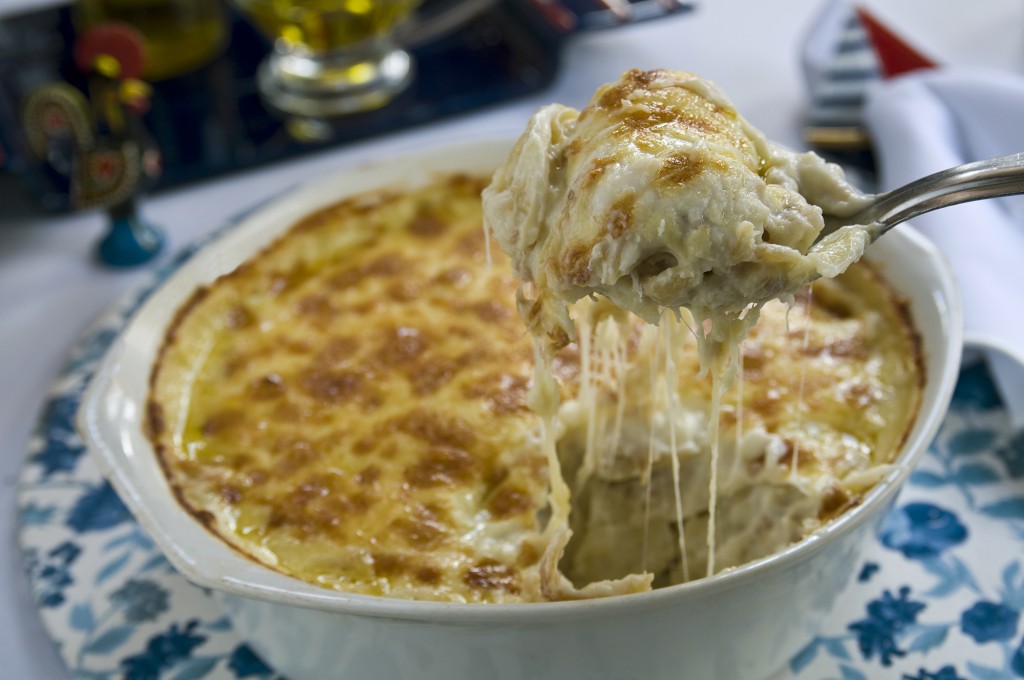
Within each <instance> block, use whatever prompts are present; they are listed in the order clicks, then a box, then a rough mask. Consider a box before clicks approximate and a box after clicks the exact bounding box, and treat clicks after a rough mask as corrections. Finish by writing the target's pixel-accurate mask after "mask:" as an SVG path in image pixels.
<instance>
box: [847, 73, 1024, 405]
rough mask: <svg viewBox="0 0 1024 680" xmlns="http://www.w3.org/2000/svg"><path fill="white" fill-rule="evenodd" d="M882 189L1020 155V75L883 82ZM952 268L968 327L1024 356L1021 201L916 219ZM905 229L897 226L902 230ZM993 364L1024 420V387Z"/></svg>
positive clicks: (877, 127) (878, 116) (879, 113)
mask: <svg viewBox="0 0 1024 680" xmlns="http://www.w3.org/2000/svg"><path fill="white" fill-rule="evenodd" d="M864 114H865V121H866V124H867V126H868V127H869V129H870V131H871V136H872V138H873V140H874V143H875V151H876V159H877V162H878V168H879V185H880V186H879V189H880V190H882V191H885V190H888V189H892V188H895V187H897V186H900V185H902V184H906V183H907V182H910V181H912V180H914V179H917V178H920V177H923V176H925V175H928V174H930V173H933V172H937V171H939V170H943V169H946V168H950V167H953V166H954V165H960V164H961V163H968V162H970V161H974V160H981V159H983V158H991V157H994V156H1002V155H1005V154H1010V153H1016V152H1020V151H1024V76H1022V75H1019V74H1015V73H1007V72H992V71H977V70H960V69H951V68H944V69H939V70H934V71H918V72H915V73H911V74H907V75H905V76H902V77H899V78H894V79H892V80H888V81H882V82H880V83H878V84H877V85H875V86H873V87H872V89H871V90H870V92H869V94H868V98H867V104H866V107H865V111H864ZM913 224H914V226H915V227H917V228H918V229H919V230H921V231H922V232H924V233H925V234H926V235H927V236H928V237H929V238H931V239H932V240H933V241H934V242H935V243H936V244H937V245H938V246H939V248H941V249H942V251H943V252H944V253H945V254H946V256H947V257H948V258H949V261H950V262H951V264H952V265H953V269H954V271H955V273H956V276H957V279H958V280H959V284H960V291H961V295H962V297H963V307H964V330H965V332H966V333H967V334H968V337H972V336H973V337H975V338H978V339H981V340H984V341H988V342H990V343H994V344H996V345H999V346H1000V347H1001V348H1003V349H1004V350H1005V351H1007V352H1009V353H1010V354H1011V355H1015V356H1016V357H1024V198H1022V197H1011V198H1001V199H990V200H985V201H975V202H973V203H967V204H964V205H959V206H954V207H951V208H943V209H941V210H937V211H935V212H932V213H929V214H927V215H922V216H921V217H918V218H916V219H915V220H914V221H913ZM898 228H899V227H897V229H898ZM998 354H999V353H993V356H992V357H991V358H990V361H991V362H992V366H993V369H994V372H996V373H997V374H1001V375H997V376H996V380H997V382H998V383H1000V388H1001V390H1002V392H1003V396H1004V398H1005V399H1006V400H1007V402H1008V404H1009V405H1010V406H1011V409H1010V410H1011V413H1015V414H1016V415H1018V416H1019V417H1020V418H1021V419H1024V380H1021V376H1020V373H1019V372H1018V371H1013V370H1010V369H1009V368H1005V370H1000V368H999V365H1000V362H1003V363H1002V365H1003V366H1004V367H1006V366H1007V365H1008V364H1007V361H1008V360H1007V359H1006V357H999V356H996V355H998Z"/></svg>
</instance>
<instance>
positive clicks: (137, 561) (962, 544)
mask: <svg viewBox="0 0 1024 680" xmlns="http://www.w3.org/2000/svg"><path fill="white" fill-rule="evenodd" d="M187 256H188V255H187V254H185V255H183V256H182V257H181V258H179V260H178V261H176V262H172V263H170V264H169V265H167V266H166V267H165V268H164V269H163V271H162V272H161V273H159V274H158V275H157V276H156V277H154V281H153V283H152V285H151V286H150V287H148V288H147V289H145V290H143V291H141V292H140V293H137V294H135V295H132V296H130V297H129V298H126V299H125V300H123V301H122V302H121V304H119V305H118V307H117V308H116V309H114V310H112V311H111V313H110V314H109V315H108V316H106V317H105V318H104V319H102V320H101V321H100V322H99V323H98V324H97V325H96V326H95V327H94V328H93V329H92V330H91V331H89V332H88V333H87V334H86V335H85V336H84V337H83V338H82V339H81V340H80V341H79V342H78V344H77V345H76V347H75V349H74V350H73V352H72V355H71V357H70V360H69V362H68V364H67V366H66V367H65V368H64V370H63V372H62V373H61V375H60V377H59V379H58V380H57V382H56V383H55V385H54V386H53V389H52V392H51V394H50V397H49V401H48V403H47V405H46V408H45V410H44V413H43V416H42V418H41V421H40V423H39V426H38V429H37V431H36V434H35V436H34V437H33V439H32V442H31V445H30V451H29V455H28V458H27V461H26V464H25V468H24V470H23V473H22V476H21V480H20V490H19V498H18V507H19V509H20V526H21V531H20V542H21V546H22V551H23V559H24V565H25V570H26V572H27V574H28V577H29V580H30V582H31V585H32V589H33V593H34V595H35V599H36V603H37V605H38V607H39V611H40V614H41V616H42V618H43V622H44V624H45V626H46V628H47V630H48V631H49V633H50V635H51V636H52V638H53V640H54V642H55V643H56V644H57V647H58V649H59V651H60V654H61V656H62V658H63V659H64V662H65V663H66V664H67V666H68V669H69V670H70V672H71V675H72V676H73V677H75V678H83V679H87V680H106V679H115V678H118V679H120V678H124V679H125V680H195V679H199V678H207V679H211V680H212V679H231V678H254V679H269V678H280V676H279V675H278V674H276V673H275V672H274V671H273V669H271V668H269V667H268V666H267V665H266V664H264V663H263V662H262V661H261V660H260V659H259V658H257V657H256V656H255V655H254V654H253V652H252V651H251V650H250V649H249V648H248V647H247V646H246V645H245V644H244V643H243V641H242V640H241V639H240V638H239V637H238V635H237V634H236V633H235V632H234V631H233V630H232V629H231V625H230V623H229V622H228V620H227V619H226V618H225V617H224V616H223V615H222V614H221V613H220V611H219V610H218V609H217V606H216V605H215V604H214V602H213V600H212V599H211V598H210V597H209V595H207V593H206V592H205V591H203V590H202V589H201V588H198V587H196V586H193V585H191V584H190V583H188V582H187V581H186V580H185V579H184V578H183V577H181V576H180V575H179V574H177V573H176V572H175V571H174V570H173V568H172V567H171V566H170V564H169V563H168V562H167V560H166V559H164V557H163V556H162V555H161V554H160V552H159V551H158V550H157V548H156V547H155V546H154V544H153V543H152V541H151V540H150V539H149V538H148V537H147V536H146V534H145V533H144V532H143V531H142V529H141V528H140V527H139V526H138V525H137V524H136V523H135V521H134V520H133V519H132V517H131V515H130V514H129V513H128V511H127V509H126V508H125V507H124V505H123V504H122V503H121V501H120V499H119V498H118V497H117V495H116V494H115V492H114V491H113V489H112V488H111V487H110V485H109V484H108V483H107V482H106V481H105V480H104V479H103V477H102V475H101V474H100V472H99V469H98V468H97V466H96V465H95V463H94V462H93V461H92V459H91V458H89V457H88V456H86V455H84V454H85V449H84V446H83V445H82V442H81V441H80V440H79V438H78V436H77V434H76V433H75V430H74V426H73V422H74V415H75V412H76V410H77V408H78V403H79V400H80V399H81V396H82V392H83V390H84V389H85V386H86V383H87V382H88V379H89V377H90V375H91V374H92V371H93V370H94V368H95V366H96V364H97V363H98V361H99V359H100V358H101V357H102V355H103V353H104V352H105V350H106V348H107V347H108V345H109V344H110V343H111V342H112V341H113V340H114V338H115V337H117V334H118V333H119V332H120V330H121V327H122V326H123V325H124V323H125V320H126V319H127V318H128V316H129V315H130V314H131V312H132V311H133V310H134V309H135V308H136V307H137V306H138V304H139V303H140V302H141V301H142V300H143V299H144V298H145V296H146V295H148V293H149V291H151V290H152V289H153V287H155V286H156V285H158V284H159V282H160V281H162V280H163V278H165V277H166V275H167V274H168V273H169V272H170V271H172V270H173V269H174V268H175V267H176V266H177V264H179V263H180V261H181V260H182V259H184V258H185V257H187ZM986 352H987V350H985V349H969V350H968V351H967V352H966V353H965V357H964V367H963V370H962V372H961V375H960V381H959V384H958V386H957V389H956V393H955V394H954V397H953V404H952V407H951V411H950V414H949V416H948V417H947V418H946V420H945V423H944V425H943V427H942V429H941V430H940V432H939V434H938V437H937V439H936V441H935V443H934V444H933V446H932V447H931V449H930V451H929V453H928V455H927V456H926V457H925V459H924V460H923V461H922V464H921V466H920V467H919V469H918V470H917V471H916V472H914V474H913V475H912V476H911V477H910V481H909V485H908V486H907V488H906V489H905V490H904V491H903V493H902V495H901V496H900V498H899V500H898V502H897V504H896V507H895V508H894V510H893V512H892V513H891V515H890V516H889V517H888V518H887V520H886V521H885V523H884V525H883V527H882V529H881V530H880V532H879V534H878V536H877V541H876V542H874V543H873V544H872V545H871V546H869V548H868V549H867V550H866V551H865V552H864V554H863V556H862V564H861V565H859V575H858V576H857V578H856V579H854V582H853V583H851V584H850V585H849V586H848V588H847V590H846V591H845V592H844V593H842V595H841V596H840V598H839V601H838V604H837V606H836V607H835V609H834V611H833V612H832V615H831V617H830V618H829V620H828V621H827V622H826V623H825V625H824V626H823V627H822V630H821V631H820V634H819V635H818V636H816V637H814V638H813V639H811V640H808V641H807V645H806V646H805V647H804V648H803V649H802V650H801V651H800V652H799V653H798V654H797V655H796V656H794V657H793V659H792V660H791V661H790V663H789V667H788V668H787V669H784V670H783V671H782V672H781V674H780V676H779V677H782V678H796V679H798V680H803V679H808V680H826V679H828V680H834V679H839V680H859V679H862V678H863V679H866V678H878V677H885V678H904V679H908V680H968V679H973V680H1011V679H1013V678H1021V677H1024V640H1022V637H1024V626H1021V623H1020V618H1021V611H1022V610H1024V430H1019V431H1014V430H1013V428H1012V427H1011V425H1010V417H1009V414H1008V411H1007V408H1006V407H1005V406H1004V404H1003V403H1002V401H1001V399H1000V397H999V394H998V393H997V391H996V389H995V387H994V385H993V381H992V378H991V375H990V372H989V370H990V369H989V365H988V363H987V361H986V358H985V357H986V356H987V353H986ZM1015 368H1020V370H1021V371H1022V375H1024V367H1017V366H1016V365H1015ZM1022 379H1024V378H1022ZM681 678H682V675H681Z"/></svg>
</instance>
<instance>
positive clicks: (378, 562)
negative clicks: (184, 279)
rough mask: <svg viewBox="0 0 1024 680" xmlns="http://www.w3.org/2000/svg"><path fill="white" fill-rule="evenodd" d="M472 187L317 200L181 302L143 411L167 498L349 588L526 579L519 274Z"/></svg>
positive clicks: (275, 556)
mask: <svg viewBox="0 0 1024 680" xmlns="http://www.w3.org/2000/svg"><path fill="white" fill-rule="evenodd" d="M482 187H483V183H482V182H481V181H480V180H477V179H470V178H466V177H454V178H449V179H447V180H446V181H445V182H443V183H440V184H438V185H436V186H431V187H428V188H427V189H424V190H422V191H418V192H414V193H411V194H402V195H387V194H380V195H374V196H369V197H366V196H363V197H358V198H355V199H352V200H349V201H344V202H342V203H340V204H338V205H335V206H332V207H330V208H327V209H324V210H322V211H320V212H318V213H316V214H314V215H311V216H310V217H308V218H306V219H305V220H303V221H302V222H300V223H299V224H298V225H296V226H295V227H294V228H293V229H292V230H291V231H290V233H289V234H288V235H287V236H286V237H284V238H281V239H280V240H279V241H277V242H276V243H275V244H273V245H272V246H271V247H269V248H268V249H267V250H266V251H265V252H263V253H262V254H260V255H259V256H258V257H256V258H254V259H253V260H252V261H250V262H249V263H248V264H246V265H245V266H243V267H241V268H239V269H238V270H237V271H235V272H234V273H232V274H229V275H227V276H224V277H222V278H221V279H220V280H218V281H217V282H216V283H214V284H212V285H211V286H209V287H208V288H207V289H203V290H201V291H199V292H197V293H196V295H195V296H194V297H193V299H192V300H191V301H190V302H189V303H188V304H187V305H185V307H184V308H183V309H182V311H181V313H179V315H178V317H177V319H176V320H175V323H174V325H173V327H172V328H171V329H170V330H169V331H168V343H167V345H166V347H165V349H164V351H163V354H162V356H161V359H160V362H159V365H158V367H157V369H156V371H155V373H154V375H153V394H152V400H151V404H150V409H149V413H150V419H149V424H150V429H151V430H152V435H153V437H154V439H155V441H156V442H157V443H158V447H159V450H160V454H161V456H162V457H163V460H164V464H165V467H166V469H167V470H168V474H169V476H170V478H171V480H172V482H173V484H174V486H175V488H176V489H177V491H178V494H179V497H180V498H181V499H182V501H183V502H184V503H185V505H186V506H187V507H190V508H191V509H192V510H193V511H194V512H196V513H197V514H200V515H201V516H203V517H206V518H207V519H208V521H209V523H210V525H211V526H212V527H213V528H214V529H215V530H216V531H217V532H218V533H221V534H222V535H225V536H226V537H227V538H228V539H229V541H230V542H231V543H232V544H234V545H236V546H238V547H240V548H241V549H242V550H243V551H245V552H247V553H250V554H254V555H255V556H256V557H258V558H260V559H262V560H263V561H265V562H267V563H268V564H271V565H272V566H275V567H277V568H279V569H281V570H282V571H285V572H287V573H292V574H297V575H299V576H301V577H303V578H306V579H308V580H312V581H314V582H316V583H319V584H322V585H325V586H328V587H337V588H341V589H345V590H349V591H354V592H364V593H372V594H384V595H397V596H405V597H429V598H436V599H444V600H456V601H458V600H464V601H470V602H486V601H502V600H505V599H508V598H509V597H515V598H516V599H529V598H530V591H531V588H532V590H533V591H534V592H535V591H536V586H530V585H529V583H528V581H529V578H530V570H531V569H532V568H533V567H534V565H535V562H536V560H537V559H538V557H539V553H538V550H537V549H536V547H535V546H534V542H535V541H536V540H537V534H538V527H537V521H536V518H535V513H536V512H537V511H538V510H539V509H540V507H541V505H542V503H543V500H544V489H545V483H546V470H545V467H544V461H543V459H541V458H539V456H538V454H537V453H536V452H535V450H534V448H533V447H532V446H530V445H529V435H530V433H531V429H532V428H533V427H534V423H533V420H534V417H533V416H532V414H530V413H529V412H528V410H527V409H526V406H525V401H524V400H525V391H526V385H527V381H528V379H529V375H530V370H531V365H532V364H531V353H530V347H529V344H528V342H526V341H524V339H523V330H522V327H521V322H520V321H519V319H518V317H517V316H516V314H515V311H514V306H513V301H512V295H513V292H514V290H515V287H516V282H515V280H514V279H513V277H512V275H511V273H510V272H509V270H508V268H507V267H498V266H496V267H494V268H493V269H491V270H489V271H488V270H487V268H486V267H485V265H484V255H483V233H482V230H481V229H480V217H479V207H478V205H479V193H480V190H481V189H482ZM183 400H184V403H187V414H181V413H175V410H176V409H177V408H178V404H179V403H183ZM491 532H493V533H496V534H498V535H500V536H501V537H502V539H503V540H502V541H500V542H499V541H492V542H493V543H495V545H494V546H493V547H486V546H484V545H482V543H483V542H485V541H487V540H489V539H488V534H489V533H491ZM524 580H525V581H527V583H524Z"/></svg>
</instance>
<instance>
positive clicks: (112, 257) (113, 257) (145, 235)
mask: <svg viewBox="0 0 1024 680" xmlns="http://www.w3.org/2000/svg"><path fill="white" fill-rule="evenodd" d="M163 247H164V236H163V234H162V233H160V231H159V230H158V229H157V228H156V227H154V226H153V225H152V224H150V223H149V222H148V221H146V220H145V219H143V218H142V217H139V216H138V215H132V216H130V217H112V218H111V221H110V232H109V233H108V234H107V235H106V236H105V237H104V238H103V240H102V241H100V244H99V248H98V249H97V254H98V255H99V258H100V262H102V263H103V264H106V265H109V266H111V267H134V266H136V265H140V264H143V263H145V262H149V261H150V260H152V259H153V258H154V257H156V256H157V255H158V254H159V253H160V251H161V250H163Z"/></svg>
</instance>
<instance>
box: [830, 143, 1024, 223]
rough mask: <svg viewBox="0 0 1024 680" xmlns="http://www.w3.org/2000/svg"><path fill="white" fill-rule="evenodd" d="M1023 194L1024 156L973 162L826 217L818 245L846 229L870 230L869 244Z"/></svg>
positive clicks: (1023, 154)
mask: <svg viewBox="0 0 1024 680" xmlns="http://www.w3.org/2000/svg"><path fill="white" fill-rule="evenodd" d="M1022 193H1024V153H1015V154H1010V155H1009V156H1000V157H999V158H990V159H988V160H983V161H975V162H973V163H967V164H965V165H958V166H956V167H955V168H950V169H948V170H942V171H941V172H936V173H935V174H933V175H928V176H927V177H922V178H921V179H919V180H916V181H914V182H911V183H910V184H906V185H904V186H902V187H899V188H897V189H893V190H892V191H889V192H886V193H884V194H878V195H877V196H875V200H874V202H873V203H871V205H869V206H868V207H866V208H864V209H863V210H861V211H860V212H858V213H855V214H853V215H848V216H846V217H835V216H832V215H826V216H825V228H824V229H822V231H821V233H820V234H819V235H818V238H817V239H816V242H817V241H820V240H821V239H822V238H824V237H825V236H828V235H829V234H831V233H832V232H834V231H836V230H837V229H839V228H840V227H844V226H846V225H854V224H862V225H866V226H868V227H869V228H870V233H871V240H872V241H875V240H877V239H878V237H879V236H881V235H882V234H884V233H885V232H887V231H889V230H890V229H892V228H893V227H895V226H896V225H897V224H899V223H900V222H905V221H906V220H909V219H913V218H914V217H917V216H918V215H922V214H924V213H926V212H931V211H932V210H938V209H939V208H945V207H947V206H950V205H957V204H958V203H967V202H968V201H976V200H978V199H981V198H995V197H996V196H1011V195H1014V194H1022Z"/></svg>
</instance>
